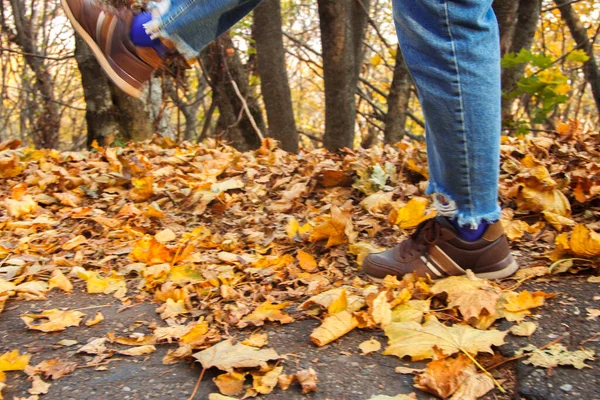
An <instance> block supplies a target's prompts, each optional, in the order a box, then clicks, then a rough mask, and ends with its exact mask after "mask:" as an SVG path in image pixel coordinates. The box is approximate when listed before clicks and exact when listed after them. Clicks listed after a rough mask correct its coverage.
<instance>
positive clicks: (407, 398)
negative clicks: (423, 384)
mask: <svg viewBox="0 0 600 400" xmlns="http://www.w3.org/2000/svg"><path fill="white" fill-rule="evenodd" d="M416 399H417V397H416V395H415V394H414V393H411V394H397V395H396V396H387V395H385V394H378V395H377V396H373V397H371V398H370V399H369V400H416Z"/></svg>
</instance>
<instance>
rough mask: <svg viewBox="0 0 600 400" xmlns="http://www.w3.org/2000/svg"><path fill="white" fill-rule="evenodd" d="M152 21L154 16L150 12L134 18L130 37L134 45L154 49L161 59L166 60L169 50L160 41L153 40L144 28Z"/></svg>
mask: <svg viewBox="0 0 600 400" xmlns="http://www.w3.org/2000/svg"><path fill="white" fill-rule="evenodd" d="M151 20H152V14H151V13H149V12H142V13H140V14H138V15H136V16H135V17H133V20H132V21H131V31H130V32H129V37H130V39H131V41H132V42H133V44H134V45H136V46H138V47H149V48H152V49H154V51H156V53H157V54H158V56H159V57H160V58H164V57H165V55H166V54H167V52H168V50H169V49H168V48H167V46H165V44H164V43H163V42H162V41H161V40H160V39H158V38H157V39H152V38H151V37H150V35H149V34H148V33H147V32H146V28H145V27H144V25H146V24H147V23H148V22H150V21H151Z"/></svg>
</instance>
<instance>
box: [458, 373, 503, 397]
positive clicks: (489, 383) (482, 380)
mask: <svg viewBox="0 0 600 400" xmlns="http://www.w3.org/2000/svg"><path fill="white" fill-rule="evenodd" d="M494 387H495V384H494V380H493V379H492V377H491V376H489V375H487V374H484V373H479V374H473V375H471V376H469V377H468V378H467V379H466V380H465V381H464V382H463V384H462V385H461V386H460V387H459V388H458V390H457V391H456V392H454V395H452V397H451V398H450V400H477V399H479V398H480V397H483V396H485V395H486V394H487V393H488V392H489V391H490V390H492V389H494Z"/></svg>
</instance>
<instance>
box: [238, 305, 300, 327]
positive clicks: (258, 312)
mask: <svg viewBox="0 0 600 400" xmlns="http://www.w3.org/2000/svg"><path fill="white" fill-rule="evenodd" d="M289 305H290V304H289V303H281V304H272V303H271V302H270V301H265V302H264V303H262V304H261V305H260V306H258V307H257V308H256V309H255V310H254V311H253V312H252V313H250V314H248V315H246V316H245V317H244V318H243V319H242V320H241V321H240V322H239V323H238V327H239V328H244V327H246V326H248V325H254V326H261V325H264V323H265V321H267V320H268V321H271V322H274V321H277V322H279V323H280V324H289V323H290V322H294V318H292V317H291V316H290V315H289V314H287V313H286V312H285V311H283V309H284V308H286V307H288V306H289Z"/></svg>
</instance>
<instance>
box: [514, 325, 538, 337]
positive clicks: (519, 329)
mask: <svg viewBox="0 0 600 400" xmlns="http://www.w3.org/2000/svg"><path fill="white" fill-rule="evenodd" d="M536 329H537V324H536V323H535V322H531V321H528V322H521V323H520V324H518V325H513V326H511V328H510V333H512V334H513V335H516V336H527V337H529V336H531V335H533V333H534V332H535V331H536Z"/></svg>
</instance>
